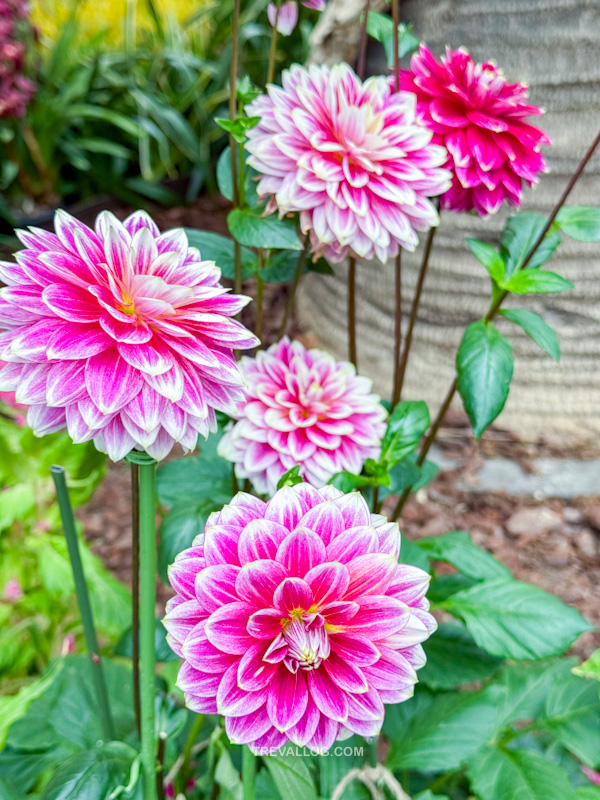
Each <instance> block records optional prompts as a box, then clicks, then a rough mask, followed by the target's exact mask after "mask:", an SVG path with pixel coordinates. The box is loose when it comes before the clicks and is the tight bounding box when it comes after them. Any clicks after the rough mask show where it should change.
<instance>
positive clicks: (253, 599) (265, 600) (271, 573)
mask: <svg viewBox="0 0 600 800" xmlns="http://www.w3.org/2000/svg"><path fill="white" fill-rule="evenodd" d="M288 574H289V573H288V570H287V569H286V567H285V566H283V564H280V563H278V562H277V561H270V560H267V559H261V560H260V561H252V562H250V563H248V564H244V566H243V567H242V568H241V570H240V571H239V573H238V575H237V577H236V581H235V589H236V592H237V594H238V596H239V597H240V598H241V599H242V600H244V601H245V602H246V603H250V604H252V605H253V606H255V607H257V608H265V607H266V606H270V605H271V604H272V602H273V593H274V592H275V590H276V589H277V587H278V586H279V584H280V583H282V581H284V580H285V579H286V578H287V577H288Z"/></svg>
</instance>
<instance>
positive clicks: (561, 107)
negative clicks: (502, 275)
mask: <svg viewBox="0 0 600 800" xmlns="http://www.w3.org/2000/svg"><path fill="white" fill-rule="evenodd" d="M351 6H353V7H356V8H355V14H356V9H360V7H361V6H362V3H360V2H356V3H355V2H353V0H331V2H330V4H329V7H328V11H327V12H325V14H324V15H323V18H322V20H321V23H320V26H319V27H318V28H317V30H316V32H315V47H314V50H313V58H314V60H326V61H328V62H331V61H335V60H338V59H339V58H340V57H342V58H346V59H347V60H350V61H352V60H353V53H355V52H356V42H357V38H358V29H359V26H358V23H357V21H356V17H355V18H354V20H352V19H351V18H350V19H348V17H351V15H350V7H351ZM340 13H341V14H342V21H340ZM358 13H360V11H359V12H358ZM402 16H403V19H404V20H405V21H407V22H413V23H414V31H415V33H416V34H417V35H418V36H419V37H420V38H421V39H422V40H424V41H426V42H427V44H428V45H429V46H430V48H431V49H432V50H433V52H434V53H436V54H437V55H439V54H441V53H442V52H443V50H444V47H445V45H446V44H448V45H451V46H452V47H453V48H455V47H458V46H460V45H464V46H465V47H467V49H469V50H470V51H471V53H472V54H473V56H474V57H475V58H476V59H477V60H480V61H483V60H489V59H493V60H495V61H496V62H497V63H498V64H499V65H500V66H501V67H502V68H503V70H504V73H505V75H506V76H507V78H508V79H509V80H514V81H521V80H522V81H525V82H526V83H528V84H529V86H530V97H531V100H532V102H533V103H535V104H536V105H541V106H543V107H544V108H546V109H547V113H546V115H545V116H544V117H542V118H541V121H540V122H539V124H540V126H541V127H542V128H543V129H544V130H545V131H547V132H548V133H549V135H550V137H551V138H552V141H553V144H552V146H551V147H550V148H547V149H546V153H547V158H548V162H549V165H550V170H551V172H550V174H549V175H545V176H543V177H542V178H541V181H540V183H539V184H538V185H537V186H536V187H535V188H534V189H533V190H527V191H526V192H525V201H524V205H523V208H524V209H526V210H533V211H538V212H541V213H546V212H548V211H549V210H550V209H551V207H552V205H553V203H554V202H555V201H556V199H557V198H558V196H559V195H560V193H561V191H562V189H563V188H564V186H565V184H566V183H567V181H568V179H569V177H570V175H571V173H572V172H573V170H574V169H575V167H576V165H577V163H578V161H579V159H580V158H581V156H582V155H583V153H584V151H585V149H586V148H587V146H588V144H589V143H590V142H591V140H592V139H593V137H594V136H595V134H596V133H597V130H598V128H599V127H600V59H599V58H598V49H599V47H600V4H599V3H598V2H596V0H588V2H585V0H552V1H551V0H428V2H426V3H424V2H422V0H421V2H419V0H404V2H403V3H402ZM343 19H346V22H343ZM332 22H333V23H334V24H332ZM344 25H345V26H346V27H345V29H344V27H343V26H344ZM351 48H353V49H351ZM376 68H377V69H378V70H380V69H381V68H382V67H381V65H380V64H377V65H376ZM599 172H600V156H599V155H596V156H595V157H594V158H593V159H592V161H591V162H590V164H589V165H588V167H587V169H586V172H585V174H584V176H583V177H582V178H581V179H580V181H579V183H578V185H577V187H576V189H575V191H574V192H573V194H572V196H571V198H570V200H569V204H570V205H577V204H590V205H597V204H598V203H599V202H600V180H599ZM508 213H509V212H508V211H506V210H502V211H501V212H500V213H499V214H497V215H496V216H495V217H489V218H487V219H486V220H480V219H479V218H477V217H475V216H471V215H466V214H460V215H458V214H450V213H447V212H445V213H444V214H443V215H442V225H441V228H440V230H439V231H438V233H437V235H436V240H435V244H434V249H433V254H432V257H431V262H430V270H429V274H428V277H427V282H426V284H425V290H424V292H423V298H422V303H421V308H420V314H419V320H418V323H417V326H416V329H415V337H414V343H413V349H412V353H411V359H410V363H409V367H408V371H407V378H406V383H405V390H404V395H403V396H404V397H405V398H424V399H426V400H427V401H428V402H429V403H430V404H431V406H432V407H433V408H436V406H437V405H439V403H440V401H441V399H442V397H443V394H444V393H445V390H446V388H447V386H448V385H449V383H450V381H451V380H452V377H453V374H454V356H455V353H456V348H457V346H458V343H459V341H460V338H461V335H462V332H463V330H464V327H465V326H466V325H467V324H468V323H469V322H472V321H473V320H474V319H476V318H477V317H479V316H481V315H482V314H483V313H484V312H485V310H486V309H487V305H488V292H489V279H488V277H487V273H486V272H485V270H484V269H483V267H481V266H480V265H479V264H478V263H477V262H476V261H475V258H474V257H473V256H472V255H471V254H470V252H469V250H468V248H467V246H466V244H465V237H466V236H475V237H478V238H483V239H487V240H489V241H497V238H498V235H499V232H500V230H501V228H502V225H503V223H504V221H505V220H506V217H507V216H508ZM421 254H422V246H421V247H420V248H419V250H418V251H417V253H416V254H412V255H411V254H406V255H405V256H404V257H403V262H402V263H403V270H404V275H403V284H404V286H405V289H404V292H403V295H404V297H403V303H404V304H403V317H404V319H405V320H406V321H407V319H408V315H409V313H410V302H411V297H412V290H413V288H414V285H415V282H416V276H417V270H418V265H419V263H420V258H421ZM549 268H551V269H553V270H555V271H557V272H560V273H561V274H563V275H565V276H566V277H567V278H569V279H570V280H572V281H573V282H574V283H575V286H576V288H575V290H574V291H571V292H566V293H565V294H564V295H545V296H541V297H540V298H529V299H514V300H511V301H510V302H507V303H506V306H507V307H518V306H523V307H526V308H530V309H532V310H535V311H538V312H539V313H542V314H543V315H544V317H545V319H546V320H547V322H548V323H549V324H551V325H552V326H553V327H555V328H556V329H557V331H558V334H559V337H560V340H561V347H562V353H563V356H562V360H561V363H560V364H555V363H554V362H553V361H552V360H551V359H549V357H548V356H546V355H545V354H544V353H543V352H542V351H540V350H539V349H538V348H537V346H536V345H535V344H533V342H532V341H531V340H530V339H529V338H528V337H527V336H526V335H525V334H524V333H522V332H521V331H520V329H518V328H516V327H515V326H511V325H510V323H508V322H506V321H504V320H501V321H500V323H499V326H500V327H501V329H502V330H503V331H505V332H508V333H509V335H510V339H511V342H512V343H513V346H514V351H515V361H516V368H515V377H514V380H513V386H512V389H511V394H510V397H509V400H508V403H507V405H506V408H505V410H504V412H503V413H502V415H501V417H500V419H499V424H500V425H502V426H504V427H508V428H511V429H513V430H514V431H516V432H517V433H519V434H520V435H522V436H523V437H525V438H533V437H537V436H538V435H539V434H540V433H544V434H546V436H547V437H548V438H550V439H552V440H561V439H562V440H564V439H566V438H567V436H569V437H570V440H571V441H572V442H575V441H583V440H585V439H589V437H590V436H592V435H594V434H596V435H597V434H598V433H600V414H599V413H598V407H599V406H600V247H599V246H598V245H594V244H583V243H580V242H575V241H573V240H568V241H566V242H565V244H564V245H563V246H562V247H561V248H560V249H559V250H558V254H557V255H556V256H555V257H554V258H553V260H552V262H551V264H550V265H549ZM346 274H347V267H346V265H343V264H342V265H340V267H339V269H338V270H337V275H336V277H335V278H327V277H324V276H320V275H314V274H313V275H311V276H310V277H309V278H308V279H307V280H306V281H305V282H304V286H303V289H302V292H301V293H300V298H299V312H300V319H301V322H302V324H303V325H304V326H305V327H306V328H307V329H308V330H309V331H310V332H312V333H313V334H314V335H315V336H316V338H317V339H318V340H319V344H320V345H321V346H323V347H325V348H328V349H330V350H332V351H333V352H334V353H336V355H338V356H340V357H345V354H346V348H347V345H346V340H345V336H346V324H345V313H346V312H345V309H346V286H345V279H346ZM357 293H358V297H359V302H358V308H357V313H358V319H357V325H358V340H359V345H358V363H359V368H360V370H361V372H363V373H365V374H367V375H370V376H371V377H372V378H373V379H374V380H375V385H376V388H377V390H378V391H379V392H381V393H383V394H384V395H388V396H389V394H390V393H391V387H392V341H393V327H394V320H393V296H394V290H393V264H391V263H389V264H386V265H382V264H380V263H379V262H364V261H360V262H359V264H358V268H357ZM382 342H385V343H389V346H387V345H386V346H384V347H382ZM574 437H575V438H574Z"/></svg>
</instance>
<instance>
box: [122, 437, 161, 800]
mask: <svg viewBox="0 0 600 800" xmlns="http://www.w3.org/2000/svg"><path fill="white" fill-rule="evenodd" d="M127 459H128V460H129V461H130V462H132V461H133V462H134V463H136V464H138V466H139V475H140V514H139V522H140V706H141V728H142V770H143V774H144V800H156V766H157V765H156V734H155V723H154V713H155V712H154V702H155V694H156V691H155V661H156V655H155V644H154V631H155V610H156V502H155V482H156V461H155V460H154V459H153V458H152V457H151V456H149V455H147V454H146V453H139V452H136V451H132V452H131V453H130V454H129V456H128V457H127Z"/></svg>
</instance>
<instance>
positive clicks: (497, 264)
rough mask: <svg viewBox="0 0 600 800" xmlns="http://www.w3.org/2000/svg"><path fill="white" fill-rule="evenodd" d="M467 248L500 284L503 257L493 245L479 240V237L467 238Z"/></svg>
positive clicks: (502, 274) (502, 272) (502, 273)
mask: <svg viewBox="0 0 600 800" xmlns="http://www.w3.org/2000/svg"><path fill="white" fill-rule="evenodd" d="M467 244H468V245H469V249H470V250H471V252H472V253H473V255H474V256H475V258H476V259H477V260H478V261H479V262H480V263H481V264H483V266H484V267H485V268H486V269H487V271H488V272H489V273H490V277H491V279H492V280H493V281H495V282H496V283H497V284H501V283H502V280H503V279H504V268H505V265H504V259H503V258H502V256H501V255H500V253H499V252H498V251H497V250H496V248H495V247H492V245H491V244H488V243H487V242H480V241H479V239H470V238H467Z"/></svg>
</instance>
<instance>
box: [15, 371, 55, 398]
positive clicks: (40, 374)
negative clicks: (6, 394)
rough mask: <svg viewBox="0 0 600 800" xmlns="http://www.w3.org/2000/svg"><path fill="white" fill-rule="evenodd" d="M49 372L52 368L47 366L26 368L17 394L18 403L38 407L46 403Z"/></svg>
mask: <svg viewBox="0 0 600 800" xmlns="http://www.w3.org/2000/svg"><path fill="white" fill-rule="evenodd" d="M49 370H50V368H49V366H48V365H47V364H28V365H27V366H26V368H25V369H24V370H23V373H22V375H21V379H20V381H19V384H18V386H17V391H16V394H15V400H16V401H17V403H23V404H24V405H36V404H38V403H44V402H45V401H46V385H47V381H48V374H49Z"/></svg>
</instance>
